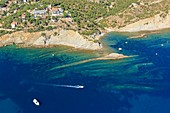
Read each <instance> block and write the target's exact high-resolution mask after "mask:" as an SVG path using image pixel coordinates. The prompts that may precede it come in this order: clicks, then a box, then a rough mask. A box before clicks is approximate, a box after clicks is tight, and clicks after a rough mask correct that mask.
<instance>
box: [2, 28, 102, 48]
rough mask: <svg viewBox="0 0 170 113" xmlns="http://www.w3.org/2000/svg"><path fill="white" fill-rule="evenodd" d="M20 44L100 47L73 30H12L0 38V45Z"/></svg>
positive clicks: (100, 46) (96, 42)
mask: <svg viewBox="0 0 170 113" xmlns="http://www.w3.org/2000/svg"><path fill="white" fill-rule="evenodd" d="M12 44H16V45H20V46H22V47H49V46H55V45H65V46H70V47H74V48H78V49H87V50H98V49H101V48H102V45H101V43H100V42H98V41H95V40H94V39H90V38H88V37H84V36H82V35H80V34H79V33H78V32H76V31H73V30H58V29H55V30H52V31H41V32H32V33H28V32H24V31H19V32H14V33H12V34H6V35H3V36H2V37H1V38H0V46H1V47H2V46H7V45H12Z"/></svg>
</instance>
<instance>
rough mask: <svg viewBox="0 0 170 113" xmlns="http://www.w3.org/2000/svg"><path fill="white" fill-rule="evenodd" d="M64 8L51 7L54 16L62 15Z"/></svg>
mask: <svg viewBox="0 0 170 113" xmlns="http://www.w3.org/2000/svg"><path fill="white" fill-rule="evenodd" d="M63 12H64V10H63V9H62V8H54V7H53V8H52V9H51V13H52V16H62V15H63Z"/></svg>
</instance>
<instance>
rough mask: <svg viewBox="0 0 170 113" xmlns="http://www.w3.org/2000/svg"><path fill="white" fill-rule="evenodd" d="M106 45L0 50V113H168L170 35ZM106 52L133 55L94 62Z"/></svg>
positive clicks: (118, 37)
mask: <svg viewBox="0 0 170 113" xmlns="http://www.w3.org/2000/svg"><path fill="white" fill-rule="evenodd" d="M102 42H103V45H104V47H105V49H104V50H101V51H82V50H76V49H74V48H68V47H62V46H57V47H53V48H42V49H40V48H19V47H17V46H15V45H14V46H7V47H3V48H0V113H170V32H163V33H160V34H151V35H148V36H146V37H145V38H139V39H132V38H129V37H128V36H126V35H122V34H118V33H108V34H106V35H105V37H104V38H103V39H102ZM118 48H122V50H120V51H119V50H118ZM105 52H107V53H111V52H117V53H121V54H124V55H129V56H133V57H130V58H126V59H120V60H91V59H94V58H98V57H100V56H102V55H103V54H105ZM77 85H82V86H84V88H82V89H81V88H76V87H75V86H77ZM33 99H37V100H38V101H39V102H40V106H36V105H35V104H34V103H33Z"/></svg>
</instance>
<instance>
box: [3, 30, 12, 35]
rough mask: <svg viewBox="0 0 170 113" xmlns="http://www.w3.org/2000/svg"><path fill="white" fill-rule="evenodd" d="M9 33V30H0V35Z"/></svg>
mask: <svg viewBox="0 0 170 113" xmlns="http://www.w3.org/2000/svg"><path fill="white" fill-rule="evenodd" d="M8 33H11V31H6V30H0V36H2V35H5V34H8Z"/></svg>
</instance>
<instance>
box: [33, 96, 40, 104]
mask: <svg viewBox="0 0 170 113" xmlns="http://www.w3.org/2000/svg"><path fill="white" fill-rule="evenodd" d="M32 102H33V103H34V104H35V105H36V106H40V102H39V101H38V100H37V99H35V98H34V99H33V101H32Z"/></svg>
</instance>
